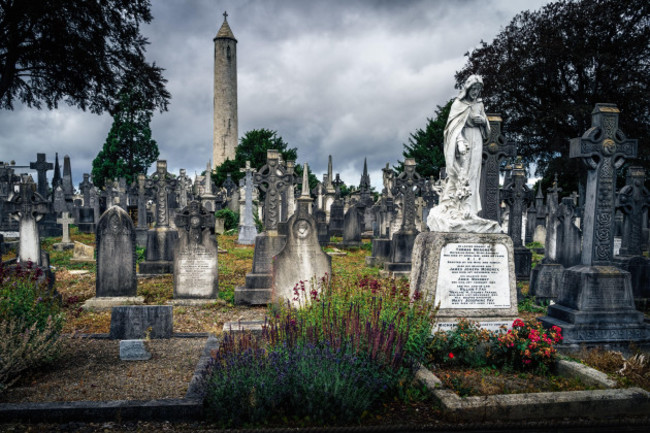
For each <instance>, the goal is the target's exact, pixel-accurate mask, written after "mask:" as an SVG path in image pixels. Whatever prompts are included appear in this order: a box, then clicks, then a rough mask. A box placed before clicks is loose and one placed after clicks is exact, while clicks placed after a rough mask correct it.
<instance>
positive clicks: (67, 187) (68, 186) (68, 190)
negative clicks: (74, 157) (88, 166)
mask: <svg viewBox="0 0 650 433" xmlns="http://www.w3.org/2000/svg"><path fill="white" fill-rule="evenodd" d="M61 187H62V188H63V193H64V195H65V200H66V201H70V202H71V201H72V198H73V197H74V187H73V186H72V169H71V168H70V157H69V156H68V155H65V156H64V157H63V179H62V181H61Z"/></svg>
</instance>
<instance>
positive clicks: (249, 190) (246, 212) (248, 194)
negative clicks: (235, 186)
mask: <svg viewBox="0 0 650 433" xmlns="http://www.w3.org/2000/svg"><path fill="white" fill-rule="evenodd" d="M239 171H241V172H243V173H244V174H245V177H244V181H245V184H244V189H245V195H244V196H245V202H244V209H243V211H242V218H243V224H240V225H239V237H238V238H237V243H240V244H242V245H253V244H254V243H255V237H256V236H257V227H256V226H255V219H254V218H253V173H254V172H255V169H254V168H251V162H250V161H246V167H245V168H240V169H239Z"/></svg>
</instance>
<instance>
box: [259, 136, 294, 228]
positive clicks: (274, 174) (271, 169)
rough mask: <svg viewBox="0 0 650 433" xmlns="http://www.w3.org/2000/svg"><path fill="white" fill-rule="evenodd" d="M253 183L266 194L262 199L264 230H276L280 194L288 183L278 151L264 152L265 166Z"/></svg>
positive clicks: (278, 217)
mask: <svg viewBox="0 0 650 433" xmlns="http://www.w3.org/2000/svg"><path fill="white" fill-rule="evenodd" d="M255 183H256V184H257V185H258V186H259V188H260V189H261V190H262V191H264V192H266V197H265V198H264V228H265V229H266V230H277V229H278V223H279V222H280V208H279V207H280V194H281V193H282V191H283V190H284V189H285V188H286V187H287V185H288V184H289V183H290V179H289V176H287V174H286V173H285V172H284V169H283V168H282V165H281V164H280V159H279V154H278V151H277V150H275V149H269V150H267V152H266V165H264V166H263V167H262V168H260V170H259V171H258V172H257V173H255Z"/></svg>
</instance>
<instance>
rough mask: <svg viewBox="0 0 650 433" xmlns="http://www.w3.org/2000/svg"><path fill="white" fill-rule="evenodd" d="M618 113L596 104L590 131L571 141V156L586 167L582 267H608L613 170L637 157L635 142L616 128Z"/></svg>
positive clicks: (611, 244) (611, 250)
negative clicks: (629, 159)
mask: <svg viewBox="0 0 650 433" xmlns="http://www.w3.org/2000/svg"><path fill="white" fill-rule="evenodd" d="M619 113H620V111H619V109H618V108H617V107H616V105H614V104H596V107H595V108H594V110H593V111H592V113H591V125H592V126H591V128H589V129H588V130H587V132H585V133H584V134H583V136H582V137H578V138H574V139H572V140H571V145H570V157H571V158H580V159H581V160H582V161H583V162H584V164H585V165H586V166H587V169H588V175H587V188H586V191H585V195H586V198H585V208H584V212H583V214H584V224H583V227H584V231H583V240H582V264H583V265H587V266H611V262H612V257H613V254H614V205H615V197H614V192H615V188H616V169H618V168H620V167H621V166H622V165H623V163H624V161H625V158H626V157H628V158H634V157H635V156H636V154H637V140H631V139H627V138H626V137H625V135H624V134H623V132H621V130H619V129H618V115H619Z"/></svg>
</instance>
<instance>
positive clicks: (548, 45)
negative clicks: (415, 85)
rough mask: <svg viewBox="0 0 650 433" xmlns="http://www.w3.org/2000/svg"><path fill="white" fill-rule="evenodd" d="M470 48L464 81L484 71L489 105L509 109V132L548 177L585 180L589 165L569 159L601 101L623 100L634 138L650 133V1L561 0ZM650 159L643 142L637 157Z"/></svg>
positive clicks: (625, 124)
mask: <svg viewBox="0 0 650 433" xmlns="http://www.w3.org/2000/svg"><path fill="white" fill-rule="evenodd" d="M467 55H468V57H469V58H468V61H467V63H466V65H465V66H464V67H463V69H462V70H460V71H459V72H457V74H456V80H457V86H458V87H460V86H461V85H462V83H463V82H464V81H465V79H466V78H467V77H468V76H469V75H470V74H479V75H482V76H483V79H484V82H485V87H484V90H483V98H484V100H485V106H486V108H487V109H488V110H489V111H492V112H499V113H502V114H503V117H504V125H503V127H504V131H505V132H506V135H507V136H508V138H509V139H512V140H515V141H516V142H517V144H518V153H519V154H520V155H522V156H523V157H524V160H525V161H526V162H533V161H536V162H537V163H538V169H537V174H539V175H541V174H544V175H545V178H547V179H545V180H546V184H548V183H549V182H550V179H551V178H552V173H548V171H549V169H550V168H551V167H553V168H554V169H555V170H560V171H561V172H560V173H559V174H560V176H561V177H568V176H570V177H571V178H572V180H573V182H575V180H576V179H577V176H576V175H575V173H576V172H577V171H578V170H582V168H581V165H580V164H578V161H575V160H570V159H569V139H571V138H573V137H578V136H581V135H582V134H583V133H584V132H585V131H586V130H587V129H588V128H590V127H591V111H592V110H593V108H594V106H595V104H596V103H598V102H610V103H615V104H616V105H617V106H618V107H619V109H620V110H621V115H620V123H619V127H620V129H621V130H622V131H623V132H624V133H625V134H626V135H627V136H628V137H630V138H637V139H639V140H640V142H643V141H645V140H647V139H648V138H650V2H648V1H647V0H628V1H619V0H575V1H571V0H561V1H557V2H555V3H551V4H548V5H546V6H545V7H543V8H542V9H540V10H539V11H536V12H530V11H525V12H522V13H520V14H518V15H516V16H515V17H514V18H513V19H512V21H511V22H510V24H509V25H508V26H507V27H506V28H505V29H503V30H502V31H501V32H500V33H499V34H498V35H497V37H496V38H495V39H494V40H493V41H492V42H491V43H486V42H483V41H482V42H481V44H480V46H479V47H478V48H477V49H475V50H474V51H472V53H471V54H469V53H467ZM649 161H650V148H649V147H647V146H639V160H637V161H636V162H637V163H642V164H643V165H645V166H646V167H648V166H649V164H648V162H649ZM574 185H575V184H574ZM571 189H575V187H574V186H572V187H571Z"/></svg>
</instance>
